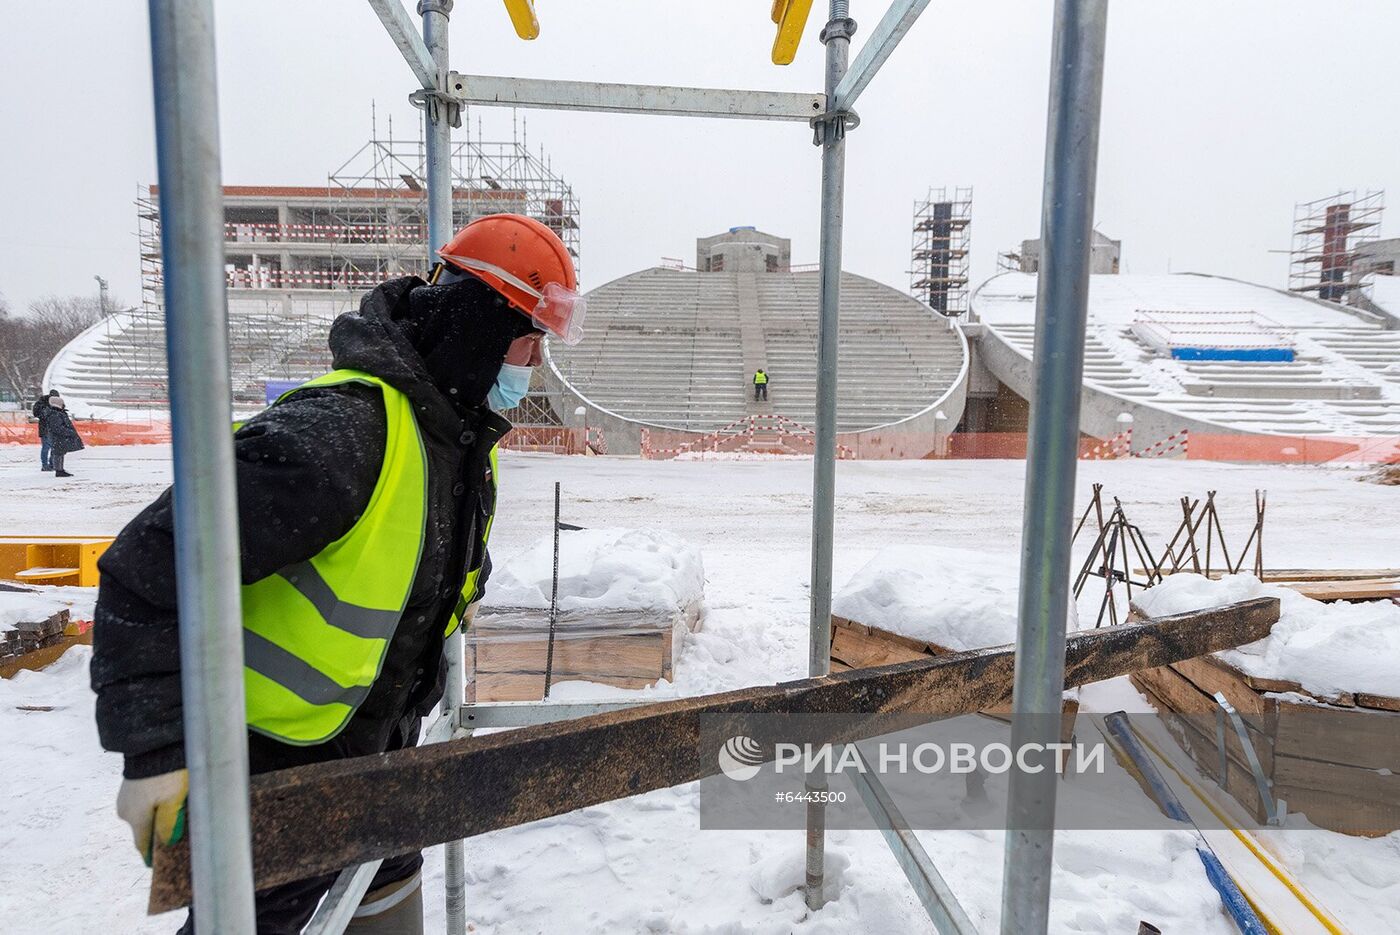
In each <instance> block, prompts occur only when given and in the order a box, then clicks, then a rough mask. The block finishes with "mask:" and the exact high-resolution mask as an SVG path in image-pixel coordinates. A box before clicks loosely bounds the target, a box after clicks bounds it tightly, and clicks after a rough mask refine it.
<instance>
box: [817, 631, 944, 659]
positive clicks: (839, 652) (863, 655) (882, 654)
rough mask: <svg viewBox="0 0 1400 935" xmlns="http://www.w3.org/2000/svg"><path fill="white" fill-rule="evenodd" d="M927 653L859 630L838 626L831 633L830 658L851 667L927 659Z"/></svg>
mask: <svg viewBox="0 0 1400 935" xmlns="http://www.w3.org/2000/svg"><path fill="white" fill-rule="evenodd" d="M928 656H929V654H928V653H925V652H921V651H919V650H916V649H911V648H910V647H908V646H901V645H899V644H898V643H890V642H887V641H885V640H882V639H880V638H878V637H874V636H869V635H867V634H863V633H861V632H860V631H859V630H853V629H850V628H848V627H840V628H838V629H836V630H833V631H832V633H831V658H832V659H839V660H840V661H842V662H844V663H845V664H846V665H848V666H850V667H851V668H853V669H868V668H870V667H872V666H887V665H890V664H891V663H895V662H908V661H909V660H911V659H927V658H928Z"/></svg>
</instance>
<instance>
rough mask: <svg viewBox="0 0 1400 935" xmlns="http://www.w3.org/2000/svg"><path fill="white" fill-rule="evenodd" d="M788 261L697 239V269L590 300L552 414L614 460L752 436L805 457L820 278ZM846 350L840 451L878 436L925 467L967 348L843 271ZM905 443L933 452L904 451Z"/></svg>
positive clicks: (552, 361)
mask: <svg viewBox="0 0 1400 935" xmlns="http://www.w3.org/2000/svg"><path fill="white" fill-rule="evenodd" d="M790 255H791V250H790V244H789V242H788V241H787V239H785V238H781V237H775V236H773V235H770V234H764V233H762V232H761V231H757V230H755V229H753V228H734V229H732V230H730V231H729V232H727V233H725V234H721V235H717V236H715V237H705V238H700V239H699V240H698V241H697V256H696V264H695V267H694V268H684V267H682V266H681V265H680V264H679V263H673V264H672V265H671V266H670V267H654V268H652V269H646V270H641V271H639V272H636V273H632V274H630V275H627V276H623V277H622V278H620V279H617V280H614V281H613V282H610V283H607V284H606V285H603V286H600V287H598V288H596V289H594V290H592V291H591V292H589V293H588V296H587V298H588V337H587V339H586V340H585V341H584V342H583V343H581V344H580V345H578V346H577V347H563V346H560V345H558V344H555V343H552V344H551V345H550V347H549V355H548V365H549V372H548V374H547V378H549V379H551V380H552V385H551V387H550V392H551V394H552V395H553V396H554V397H555V409H556V410H557V411H559V412H565V413H568V412H573V411H575V410H576V409H577V408H578V407H582V408H583V409H584V410H585V412H586V414H587V415H586V419H587V421H588V423H589V425H590V426H593V427H598V428H601V429H602V430H603V432H604V433H605V436H606V438H607V442H608V445H609V446H610V450H611V451H613V452H619V451H622V452H628V451H630V452H635V451H638V450H639V449H641V448H643V447H644V446H645V445H646V444H647V440H648V439H651V440H653V441H655V440H656V439H658V438H664V439H666V440H667V441H666V444H670V445H679V446H684V445H693V444H695V443H696V442H697V441H699V440H701V438H702V437H703V436H707V435H708V436H711V437H712V438H715V439H717V438H720V437H722V436H726V435H728V436H733V437H735V438H739V437H741V436H743V435H745V434H747V435H750V436H752V435H754V434H755V429H754V426H755V424H757V425H758V426H759V428H760V429H761V430H760V431H758V432H757V433H756V434H757V435H758V438H757V439H756V440H754V441H753V444H755V445H758V446H760V447H761V448H762V449H763V450H777V451H779V452H781V451H784V450H786V449H787V448H789V447H791V446H792V445H797V447H796V448H794V449H793V450H796V451H801V450H803V449H802V448H801V446H800V442H798V441H797V440H796V436H803V435H808V436H809V435H810V428H809V427H810V426H811V425H812V424H813V422H814V421H815V419H816V383H817V289H818V279H819V274H818V273H817V272H816V271H815V270H814V269H810V270H809V269H800V268H799V269H794V268H793V267H792V266H791V263H790V261H789V257H790ZM839 347H840V351H839V357H840V381H839V384H838V407H837V412H838V416H837V418H838V423H837V430H838V432H839V433H840V434H841V438H842V441H843V443H848V444H850V445H851V446H852V447H854V444H855V441H856V440H857V437H859V436H862V435H870V434H872V433H873V434H877V435H879V436H881V437H882V438H885V439H889V440H893V441H894V442H896V444H895V450H891V451H889V452H887V454H886V456H889V454H896V455H898V454H903V455H905V456H914V457H918V456H922V455H924V454H927V453H928V451H930V450H931V449H932V447H933V445H932V442H931V441H928V440H927V439H930V438H931V437H932V435H933V433H934V432H935V431H936V430H938V431H944V432H946V431H950V430H951V429H952V427H953V426H954V425H956V424H957V422H958V420H959V418H960V417H961V415H962V406H963V397H964V394H965V391H966V384H967V372H968V365H967V347H966V341H965V339H964V338H963V336H962V332H961V331H960V330H959V329H958V328H957V326H956V325H955V324H954V323H953V322H952V321H950V320H949V319H947V318H944V317H943V316H941V315H938V314H936V313H934V312H933V311H932V310H931V309H930V308H929V307H928V306H927V305H925V304H923V303H922V302H920V301H918V300H917V299H914V298H911V297H910V296H908V295H906V294H904V293H902V292H899V291H898V290H896V289H893V288H891V287H889V286H885V285H882V284H880V283H877V282H874V281H872V280H870V279H866V278H864V277H862V276H857V275H855V274H853V273H847V272H843V273H842V274H841V318H840V338H839ZM760 368H762V369H763V370H765V371H766V372H767V374H768V375H769V378H770V380H771V383H770V384H769V388H770V389H769V397H768V399H766V400H758V399H755V398H754V393H753V376H754V372H755V371H756V370H758V369H760ZM773 433H777V434H778V435H780V436H783V437H782V438H775V437H772V436H773ZM901 437H903V438H907V439H913V438H916V437H923V438H924V439H925V440H924V441H922V442H919V441H913V442H912V445H913V447H912V448H909V449H908V450H903V451H900V450H898V449H899V448H900V446H899V445H898V444H897V440H898V439H899V438H901ZM921 444H922V446H923V447H922V448H921V449H920V450H914V449H915V448H919V445H921ZM806 450H808V451H810V445H808V446H807V448H806Z"/></svg>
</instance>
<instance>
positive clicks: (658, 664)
mask: <svg viewBox="0 0 1400 935" xmlns="http://www.w3.org/2000/svg"><path fill="white" fill-rule="evenodd" d="M561 637H562V638H559V639H556V640H555V641H554V671H556V672H560V673H564V672H568V673H571V674H576V675H579V676H581V677H585V678H586V677H587V676H588V675H589V674H590V673H595V674H598V675H615V676H622V677H631V678H650V679H651V680H652V681H653V682H654V681H656V680H657V679H659V678H661V674H662V669H663V665H662V650H663V648H664V646H665V642H664V640H663V639H662V634H661V632H660V631H657V630H648V631H643V632H639V633H626V634H618V635H616V636H613V635H607V636H582V637H581V636H571V635H569V634H567V633H566V634H561ZM475 642H476V672H477V677H478V678H480V677H481V676H483V675H486V674H489V673H494V672H501V673H531V672H538V673H540V674H541V675H543V674H544V669H545V660H546V657H547V656H548V652H549V637H548V635H536V634H530V636H529V637H528V638H519V639H510V640H504V641H497V640H493V639H490V638H489V637H485V636H483V635H478V636H477V638H476V640H475Z"/></svg>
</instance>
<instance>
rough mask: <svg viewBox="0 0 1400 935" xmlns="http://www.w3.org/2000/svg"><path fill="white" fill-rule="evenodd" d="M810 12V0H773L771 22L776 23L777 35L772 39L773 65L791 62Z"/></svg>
mask: <svg viewBox="0 0 1400 935" xmlns="http://www.w3.org/2000/svg"><path fill="white" fill-rule="evenodd" d="M811 12H812V0H773V22H775V23H777V24H778V35H777V37H776V38H774V40H773V64H774V65H791V64H792V60H793V59H794V58H795V57H796V56H797V46H798V45H799V44H800V43H801V42H802V33H803V31H804V30H805V29H806V28H807V14H808V13H811Z"/></svg>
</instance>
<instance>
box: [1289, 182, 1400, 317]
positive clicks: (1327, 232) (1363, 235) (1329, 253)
mask: <svg viewBox="0 0 1400 935" xmlns="http://www.w3.org/2000/svg"><path fill="white" fill-rule="evenodd" d="M1384 210H1385V192H1382V191H1367V192H1359V191H1344V192H1338V193H1337V194H1335V195H1331V196H1329V197H1327V198H1319V199H1317V200H1315V201H1305V202H1301V203H1299V204H1297V205H1295V206H1294V208H1293V243H1292V248H1291V249H1290V250H1289V257H1288V289H1289V291H1290V292H1307V293H1316V295H1317V297H1318V298H1319V299H1325V300H1326V301H1329V302H1342V303H1346V304H1356V303H1357V301H1358V300H1367V299H1369V298H1370V296H1369V295H1368V294H1367V291H1368V290H1369V288H1370V284H1369V283H1368V282H1363V281H1362V276H1363V273H1362V271H1360V270H1358V269H1355V268H1354V266H1355V261H1356V256H1357V251H1358V249H1359V248H1360V247H1362V246H1364V245H1365V244H1368V243H1371V242H1372V241H1375V240H1376V239H1377V238H1378V237H1379V235H1380V225H1381V213H1382V212H1383V211H1384Z"/></svg>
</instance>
